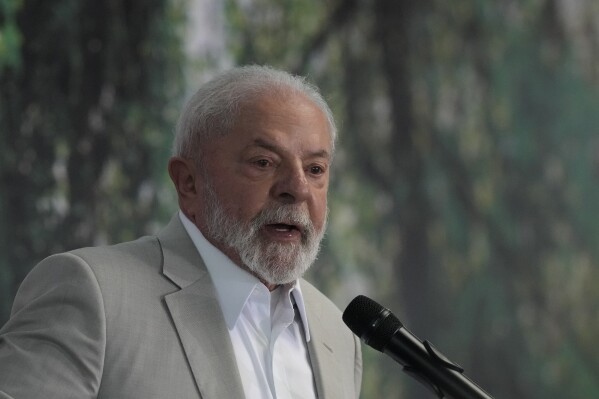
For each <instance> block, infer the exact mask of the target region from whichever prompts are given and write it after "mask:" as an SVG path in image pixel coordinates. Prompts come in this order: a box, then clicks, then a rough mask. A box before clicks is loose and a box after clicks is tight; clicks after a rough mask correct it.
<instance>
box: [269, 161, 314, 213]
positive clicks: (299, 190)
mask: <svg viewBox="0 0 599 399" xmlns="http://www.w3.org/2000/svg"><path fill="white" fill-rule="evenodd" d="M272 194H273V196H274V197H275V199H276V200H277V201H280V202H283V203H286V204H294V203H299V202H304V201H307V200H308V198H309V197H310V183H309V182H308V180H307V179H306V173H305V172H304V170H303V168H302V167H300V166H293V167H288V168H286V169H285V170H282V171H281V172H280V174H279V176H277V181H276V182H275V184H274V185H273V188H272Z"/></svg>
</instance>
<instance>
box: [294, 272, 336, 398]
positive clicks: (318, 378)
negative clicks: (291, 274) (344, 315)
mask: <svg viewBox="0 0 599 399" xmlns="http://www.w3.org/2000/svg"><path fill="white" fill-rule="evenodd" d="M301 284H302V293H303V294H304V301H305V303H306V314H307V317H308V324H309V325H310V342H309V343H308V353H309V354H310V362H311V363H312V371H313V372H314V380H315V383H316V392H317V393H318V397H319V398H320V399H327V398H338V397H341V396H340V394H342V393H343V392H344V390H343V387H341V386H340V378H337V376H336V375H335V370H339V365H338V364H337V362H338V360H337V358H336V357H335V352H334V348H335V345H334V340H335V331H332V330H333V328H332V327H331V323H330V322H329V321H328V320H326V318H325V317H324V315H323V314H322V312H321V303H320V302H319V301H318V300H317V299H316V298H315V296H314V295H313V294H312V290H313V289H314V288H312V287H311V286H310V285H308V284H306V283H305V282H304V281H302V282H301ZM325 376H326V378H325Z"/></svg>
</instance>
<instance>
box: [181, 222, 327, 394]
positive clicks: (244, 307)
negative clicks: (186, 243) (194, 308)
mask: <svg viewBox="0 0 599 399" xmlns="http://www.w3.org/2000/svg"><path fill="white" fill-rule="evenodd" d="M179 217H180V219H181V222H182V223H183V226H184V227H185V230H187V233H188V234H189V236H190V237H191V239H192V241H193V243H194V244H195V246H196V248H197V250H198V252H199V253H200V255H201V257H202V259H203V260H204V263H205V264H206V268H207V269H208V272H209V273H210V277H211V278H212V282H213V283H214V286H215V288H216V292H217V296H218V300H219V303H220V307H221V310H222V312H223V316H224V318H225V322H226V323H227V327H228V330H229V334H230V336H231V342H232V343H233V350H234V352H235V357H236V360H237V367H238V369H239V374H240V375H241V381H242V384H243V389H244V392H245V397H246V398H248V399H299V398H301V399H308V398H310V399H312V398H316V389H315V386H314V376H313V374H312V367H311V364H310V359H309V355H308V350H307V342H309V341H310V332H309V329H308V320H307V318H306V311H305V307H304V300H303V296H302V292H301V289H300V286H299V281H295V282H293V283H291V284H287V285H285V286H280V287H278V288H277V289H275V290H274V291H272V292H269V290H268V289H267V288H266V286H265V285H264V284H262V283H261V282H260V280H258V279H257V278H256V277H255V276H253V275H251V274H250V273H248V272H247V271H245V270H243V269H241V268H240V267H239V266H237V265H235V264H234V263H233V262H232V261H231V260H230V259H229V258H228V257H227V256H226V255H225V254H223V253H222V252H221V251H220V250H219V249H217V248H216V247H214V246H213V245H212V244H211V243H210V242H209V241H208V240H206V238H205V237H204V236H203V235H202V233H201V232H200V231H199V230H198V228H197V227H196V226H195V225H194V224H193V223H192V222H191V221H190V220H189V219H187V217H186V216H185V215H184V214H183V213H182V212H179ZM222 383H223V384H226V383H227V382H226V381H223V382H222Z"/></svg>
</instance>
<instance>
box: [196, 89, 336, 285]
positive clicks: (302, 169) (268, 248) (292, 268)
mask: <svg viewBox="0 0 599 399" xmlns="http://www.w3.org/2000/svg"><path fill="white" fill-rule="evenodd" d="M331 151H332V149H331V138H330V134H329V125H328V122H327V119H326V117H325V115H324V114H323V113H322V112H321V111H320V110H319V109H318V108H317V107H316V106H315V105H314V104H313V103H312V102H311V101H310V100H308V99H307V98H305V97H303V96H301V95H289V96H288V98H284V99H283V98H281V97H273V98H270V97H268V96H264V95H263V96H261V97H259V98H258V99H257V100H256V101H254V102H252V104H250V105H248V106H246V107H245V108H244V110H243V111H242V113H241V117H240V118H239V120H238V122H237V123H236V125H235V127H234V128H233V129H232V131H231V132H230V133H229V134H227V135H225V136H223V137H219V138H216V139H214V140H210V142H209V143H207V144H206V145H204V147H203V150H202V158H203V161H202V165H203V169H204V170H203V173H202V175H203V178H202V179H198V180H197V181H198V183H197V184H198V187H197V188H196V189H197V190H198V192H199V193H201V195H200V197H201V201H198V205H199V206H200V208H199V209H198V210H197V212H195V214H196V215H197V217H196V220H195V222H196V224H197V225H198V228H199V229H200V230H201V231H202V232H203V233H204V235H205V236H206V238H207V239H208V240H209V241H211V242H212V243H213V244H214V245H215V246H216V247H218V248H219V249H220V250H221V251H223V252H224V253H225V254H226V255H227V256H229V257H230V258H231V259H232V260H233V261H234V262H236V263H237V264H239V265H240V266H242V267H244V268H246V269H248V270H249V271H250V272H252V273H253V274H255V275H256V276H257V277H259V278H260V279H261V280H262V281H263V282H265V283H267V285H276V284H283V283H287V282H290V281H293V280H295V279H297V278H298V277H300V276H301V275H302V274H303V273H304V271H305V270H306V269H307V268H308V267H309V266H310V264H311V263H312V262H313V261H314V259H315V258H316V255H317V253H318V248H319V244H320V241H321V239H322V236H323V234H324V230H325V225H326V215H327V190H328V184H329V167H330V162H331ZM200 202H201V203H200Z"/></svg>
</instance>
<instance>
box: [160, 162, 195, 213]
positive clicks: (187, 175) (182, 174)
mask: <svg viewBox="0 0 599 399" xmlns="http://www.w3.org/2000/svg"><path fill="white" fill-rule="evenodd" d="M195 163H196V162H195V161H192V160H190V159H185V158H181V157H172V158H171V159H169V161H168V174H169V176H170V177H171V180H172V181H173V184H174V185H175V189H176V190H177V197H178V199H179V208H181V210H182V211H183V213H184V214H185V215H186V216H187V217H188V218H189V219H191V220H194V219H195V214H196V209H197V207H198V205H199V202H200V199H201V196H200V193H199V192H198V187H199V184H198V183H200V182H199V181H198V179H201V176H200V173H199V171H198V170H197V167H196V165H195Z"/></svg>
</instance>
